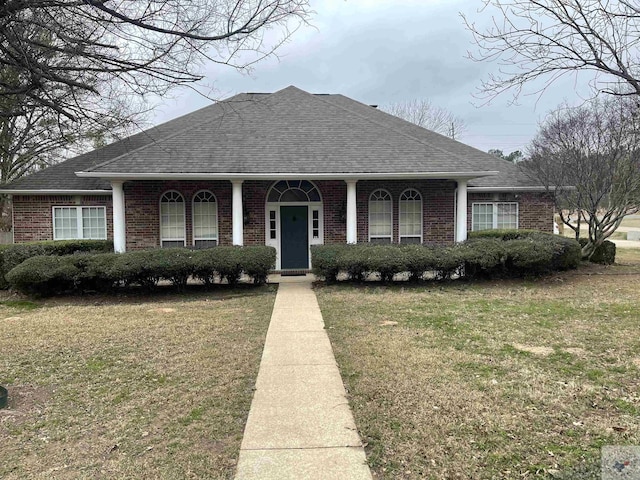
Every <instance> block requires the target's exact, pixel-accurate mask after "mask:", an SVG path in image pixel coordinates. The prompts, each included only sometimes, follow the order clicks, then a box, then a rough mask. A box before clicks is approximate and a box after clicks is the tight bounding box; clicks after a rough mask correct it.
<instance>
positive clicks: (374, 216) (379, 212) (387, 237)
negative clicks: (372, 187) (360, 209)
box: [369, 189, 393, 243]
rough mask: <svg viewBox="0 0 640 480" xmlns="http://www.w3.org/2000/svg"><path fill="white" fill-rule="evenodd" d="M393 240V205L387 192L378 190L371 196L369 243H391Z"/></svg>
mask: <svg viewBox="0 0 640 480" xmlns="http://www.w3.org/2000/svg"><path fill="white" fill-rule="evenodd" d="M392 239H393V203H392V201H391V194H390V193H389V192H387V191H386V190H381V189H380V190H376V191H374V192H372V193H371V195H370V196H369V241H370V242H374V243H391V242H392Z"/></svg>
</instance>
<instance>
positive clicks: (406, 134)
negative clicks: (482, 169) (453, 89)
mask: <svg viewBox="0 0 640 480" xmlns="http://www.w3.org/2000/svg"><path fill="white" fill-rule="evenodd" d="M335 96H337V97H343V98H346V99H348V100H351V101H352V102H357V103H359V104H361V105H364V106H365V107H368V108H372V109H373V110H375V111H376V112H381V113H384V114H385V115H389V116H391V117H393V118H394V119H398V120H401V121H403V122H406V123H408V124H410V125H411V126H413V127H417V128H422V129H423V130H426V131H427V132H433V131H432V130H429V129H428V128H424V127H421V126H420V125H416V124H415V123H411V122H408V121H407V120H404V119H403V118H400V117H396V116H395V115H391V114H390V113H387V112H385V111H383V110H380V109H378V108H373V107H371V106H370V105H367V104H366V103H362V102H359V101H358V100H354V99H353V98H349V97H346V96H344V95H342V94H339V93H337V94H335ZM318 100H320V101H321V102H324V103H327V104H330V105H333V106H335V107H337V108H340V109H341V110H344V111H346V112H349V113H352V114H353V115H357V116H358V117H360V118H362V119H364V120H367V121H369V122H371V123H375V124H376V125H379V126H381V127H383V128H386V129H388V130H393V131H394V132H396V133H399V134H400V135H402V136H404V137H407V138H410V139H412V140H414V141H416V142H418V143H421V144H422V145H425V146H427V147H429V148H433V149H436V150H439V151H441V152H442V153H445V154H447V155H451V156H454V157H456V158H457V159H459V160H461V161H462V162H463V163H464V164H465V165H467V166H468V167H470V168H472V171H473V168H475V167H474V166H473V165H471V164H470V163H469V162H468V161H467V160H466V159H465V158H464V157H461V156H460V155H458V154H457V153H452V152H449V151H447V150H444V149H443V148H441V147H438V146H437V145H432V144H428V143H427V142H425V141H423V140H421V139H419V138H417V137H414V136H413V135H410V134H408V133H406V132H403V131H402V130H399V129H397V128H395V127H390V126H387V125H384V124H382V123H380V122H378V121H376V120H371V119H370V118H368V117H366V116H364V115H362V114H360V113H358V112H354V111H353V110H351V109H349V108H346V107H344V106H342V105H338V104H335V103H330V102H327V101H326V100H324V99H318ZM433 133H437V132H433ZM438 135H440V136H442V137H444V138H447V139H449V140H452V139H451V138H449V137H447V136H446V135H442V134H439V133H438ZM452 141H454V142H455V141H456V140H452ZM458 143H460V142H458ZM487 171H489V170H487Z"/></svg>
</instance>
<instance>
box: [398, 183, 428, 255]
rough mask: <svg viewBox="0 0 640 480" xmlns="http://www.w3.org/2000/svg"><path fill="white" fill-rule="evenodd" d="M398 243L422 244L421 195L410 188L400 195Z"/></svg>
mask: <svg viewBox="0 0 640 480" xmlns="http://www.w3.org/2000/svg"><path fill="white" fill-rule="evenodd" d="M398 214H399V228H400V243H422V195H420V192H418V191H417V190H414V189H413V188H410V189H408V190H405V191H404V192H402V194H400V204H399V212H398Z"/></svg>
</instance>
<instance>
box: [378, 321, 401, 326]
mask: <svg viewBox="0 0 640 480" xmlns="http://www.w3.org/2000/svg"><path fill="white" fill-rule="evenodd" d="M397 324H398V322H392V321H391V320H385V321H384V322H382V323H381V324H380V326H381V327H391V326H393V325H397Z"/></svg>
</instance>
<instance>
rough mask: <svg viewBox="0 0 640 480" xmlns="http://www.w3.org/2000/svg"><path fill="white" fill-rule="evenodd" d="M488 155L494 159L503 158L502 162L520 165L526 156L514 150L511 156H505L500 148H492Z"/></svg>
mask: <svg viewBox="0 0 640 480" xmlns="http://www.w3.org/2000/svg"><path fill="white" fill-rule="evenodd" d="M487 153H488V154H490V155H493V156H494V157H498V158H501V159H502V160H506V161H507V162H509V163H518V162H521V161H522V160H524V155H523V154H522V152H521V151H520V150H514V151H513V152H511V153H509V154H505V153H504V152H503V151H502V150H500V149H499V148H491V149H490V150H489V151H488V152H487Z"/></svg>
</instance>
